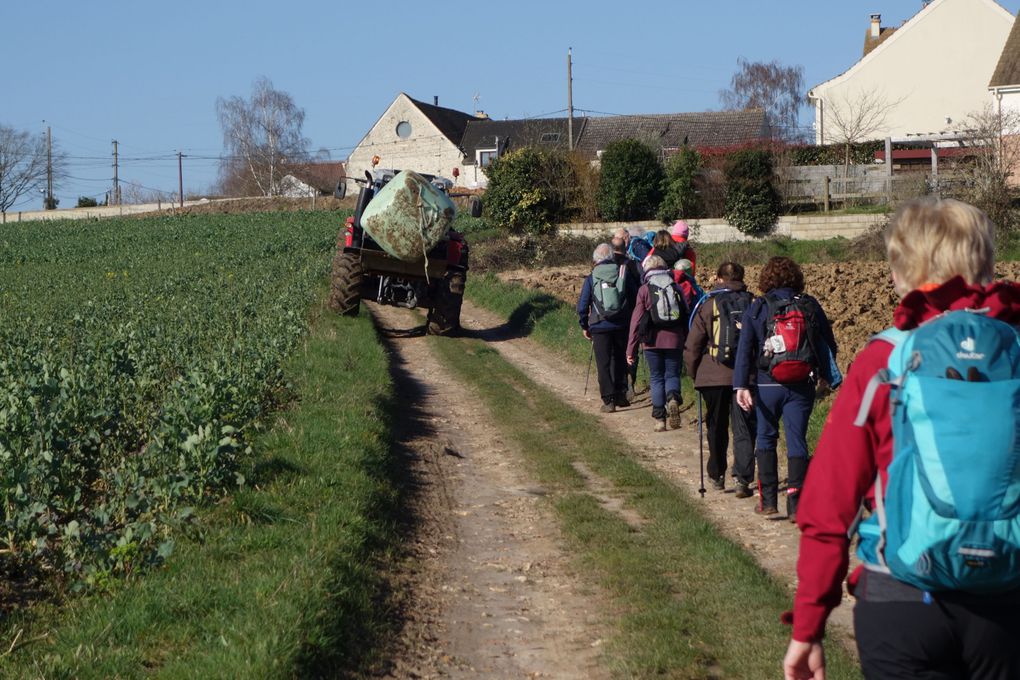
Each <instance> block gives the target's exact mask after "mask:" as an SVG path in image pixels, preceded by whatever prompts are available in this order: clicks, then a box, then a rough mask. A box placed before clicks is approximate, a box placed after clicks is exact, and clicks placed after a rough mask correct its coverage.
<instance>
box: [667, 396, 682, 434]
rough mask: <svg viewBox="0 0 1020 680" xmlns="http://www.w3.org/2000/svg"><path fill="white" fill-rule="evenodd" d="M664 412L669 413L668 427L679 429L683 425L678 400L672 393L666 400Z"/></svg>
mask: <svg viewBox="0 0 1020 680" xmlns="http://www.w3.org/2000/svg"><path fill="white" fill-rule="evenodd" d="M666 413H667V414H668V415H669V427H670V429H673V430H679V429H680V428H681V427H682V426H683V422H682V421H681V420H680V400H679V399H677V398H676V397H675V396H673V395H670V397H669V399H667V400H666Z"/></svg>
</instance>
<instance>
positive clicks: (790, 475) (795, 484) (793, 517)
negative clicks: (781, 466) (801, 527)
mask: <svg viewBox="0 0 1020 680" xmlns="http://www.w3.org/2000/svg"><path fill="white" fill-rule="evenodd" d="M786 465H787V468H786V469H787V475H786V477H787V482H786V516H787V517H788V518H789V520H790V521H791V522H796V521H797V505H798V503H799V502H800V492H801V490H802V489H803V488H804V478H805V477H806V476H807V469H808V459H807V458H787V459H786Z"/></svg>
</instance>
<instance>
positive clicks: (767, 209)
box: [725, 149, 781, 236]
mask: <svg viewBox="0 0 1020 680" xmlns="http://www.w3.org/2000/svg"><path fill="white" fill-rule="evenodd" d="M725 172H726V220H727V221H728V222H729V223H730V224H731V225H732V226H734V227H736V228H737V229H738V230H740V231H741V232H742V233H744V234H749V235H752V236H762V235H764V234H767V233H768V232H769V231H771V230H772V227H773V226H774V225H775V223H776V219H777V218H778V217H779V208H780V205H781V200H780V198H779V193H778V192H777V191H776V189H775V187H774V186H773V185H772V156H771V154H770V153H769V152H768V151H766V150H761V149H744V150H741V151H737V152H735V153H734V154H732V155H731V156H730V157H729V158H728V159H727V161H726V168H725Z"/></svg>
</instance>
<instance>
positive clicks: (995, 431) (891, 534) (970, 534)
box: [854, 310, 1020, 593]
mask: <svg viewBox="0 0 1020 680" xmlns="http://www.w3.org/2000/svg"><path fill="white" fill-rule="evenodd" d="M984 311H986V310H976V311H972V310H961V311H953V312H947V313H945V314H942V315H940V316H938V317H936V318H935V319H932V320H930V321H928V322H926V323H924V324H922V325H921V326H920V327H918V328H916V329H914V330H911V331H900V330H896V329H888V330H886V331H883V332H882V333H880V334H879V335H878V336H876V337H877V338H881V339H884V340H886V341H888V342H890V343H892V345H893V347H894V349H893V351H892V354H891V355H890V357H889V362H888V365H887V368H885V369H883V370H882V371H880V372H879V374H878V375H877V376H875V378H873V379H872V381H871V383H870V384H869V385H868V388H867V390H866V391H865V395H864V398H863V400H862V403H861V407H860V411H859V412H858V415H857V419H856V421H855V423H854V424H855V425H858V426H861V425H863V424H864V422H865V420H866V418H867V415H868V410H869V409H870V406H871V403H872V401H873V399H874V396H875V391H876V390H877V389H878V387H879V386H880V385H883V384H887V385H889V386H890V417H891V418H892V432H893V458H892V462H891V463H890V464H889V468H888V483H887V485H886V488H885V491H884V493H883V489H882V483H881V476H879V478H878V479H876V480H875V507H874V509H873V512H872V514H871V516H870V517H868V518H867V519H866V520H864V521H863V522H860V524H859V525H858V527H857V531H858V534H859V536H860V542H859V544H858V548H857V555H858V557H860V558H861V560H863V561H864V563H865V566H867V567H868V568H870V569H875V570H878V571H883V572H886V573H889V574H891V575H892V576H893V577H895V578H896V579H898V580H900V581H903V582H905V583H909V584H911V585H913V586H915V587H917V588H920V589H921V590H924V591H926V592H938V591H947V590H949V591H966V592H972V593H994V592H1002V591H1008V590H1012V589H1014V588H1017V587H1020V333H1018V332H1017V330H1016V329H1015V328H1013V327H1012V326H1010V325H1008V324H1006V323H1004V322H1002V321H998V320H995V319H992V318H989V317H988V316H986V315H985V314H984V313H983V312H984Z"/></svg>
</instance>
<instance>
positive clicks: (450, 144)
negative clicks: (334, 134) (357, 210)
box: [347, 92, 481, 193]
mask: <svg viewBox="0 0 1020 680" xmlns="http://www.w3.org/2000/svg"><path fill="white" fill-rule="evenodd" d="M438 100H439V98H438V97H436V98H435V100H434V103H433V104H426V103H425V102H420V101H418V100H416V99H412V98H411V97H409V96H407V95H406V94H404V93H403V92H401V93H400V94H399V95H397V98H396V99H394V100H393V103H391V104H390V105H389V107H388V108H387V109H386V111H385V112H383V114H382V116H380V117H379V120H377V121H376V122H375V124H374V125H373V126H372V128H371V129H370V130H369V131H368V133H367V134H366V135H365V136H364V137H363V138H362V140H361V142H359V143H358V146H357V147H355V149H354V151H352V152H351V155H350V157H349V158H348V159H347V176H348V178H351V177H364V176H365V171H366V170H368V171H370V170H371V169H372V158H373V157H374V156H379V157H380V159H381V160H380V162H381V164H382V166H381V167H386V168H401V169H402V168H414V169H416V170H418V171H419V172H425V173H429V174H433V175H442V176H444V177H448V178H451V179H452V174H453V172H452V171H453V168H458V172H459V169H460V168H461V165H462V162H463V159H464V153H463V152H462V151H461V148H460V144H461V139H462V138H463V136H464V129H465V127H467V124H468V122H469V121H477V120H481V119H480V118H477V117H475V116H473V115H471V114H469V113H464V112H463V111H457V110H455V109H448V108H444V107H442V106H439V102H438ZM458 183H460V184H463V181H459V182H458ZM347 189H348V191H353V192H354V193H357V185H355V184H354V183H353V181H352V180H350V179H348V186H347Z"/></svg>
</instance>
